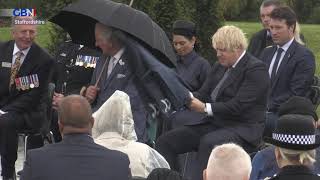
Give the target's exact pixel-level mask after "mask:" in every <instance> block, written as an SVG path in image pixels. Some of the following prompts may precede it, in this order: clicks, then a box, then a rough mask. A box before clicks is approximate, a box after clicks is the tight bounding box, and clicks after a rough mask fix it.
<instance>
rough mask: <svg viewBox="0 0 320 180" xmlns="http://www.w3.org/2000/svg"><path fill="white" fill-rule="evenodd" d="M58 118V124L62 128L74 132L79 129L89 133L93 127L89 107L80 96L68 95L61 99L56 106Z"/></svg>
mask: <svg viewBox="0 0 320 180" xmlns="http://www.w3.org/2000/svg"><path fill="white" fill-rule="evenodd" d="M58 116H59V124H60V126H62V127H67V128H68V129H74V130H75V131H76V130H81V129H83V131H91V128H92V125H93V124H92V121H93V118H92V111H91V107H90V104H89V102H88V101H87V100H86V99H85V98H84V97H82V96H79V95H70V96H67V97H65V98H63V99H62V100H61V102H60V104H59V106H58ZM60 129H61V128H60ZM71 131H72V130H71ZM71 133H72V132H71Z"/></svg>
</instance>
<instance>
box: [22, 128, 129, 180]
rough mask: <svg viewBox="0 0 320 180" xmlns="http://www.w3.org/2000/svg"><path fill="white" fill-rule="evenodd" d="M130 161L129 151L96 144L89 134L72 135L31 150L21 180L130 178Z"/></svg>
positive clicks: (124, 179) (126, 179) (116, 179)
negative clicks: (126, 152)
mask: <svg viewBox="0 0 320 180" xmlns="http://www.w3.org/2000/svg"><path fill="white" fill-rule="evenodd" d="M129 163H130V162H129V158H128V156H127V155H126V154H124V153H122V152H119V151H113V150H109V149H107V148H105V147H103V146H100V145H98V144H95V143H94V141H93V139H92V137H89V135H87V134H70V135H65V136H64V138H63V140H62V141H61V142H60V143H56V144H50V145H47V146H45V147H43V148H39V149H33V150H30V151H28V155H27V159H26V162H25V164H24V168H23V173H22V176H21V180H43V179H46V180H58V179H70V180H71V179H74V180H75V179H77V180H88V179H90V180H102V179H110V180H111V179H114V180H129V179H131V172H130V168H129Z"/></svg>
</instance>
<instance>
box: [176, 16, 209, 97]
mask: <svg viewBox="0 0 320 180" xmlns="http://www.w3.org/2000/svg"><path fill="white" fill-rule="evenodd" d="M172 41H173V46H174V49H175V51H176V53H177V59H178V61H177V68H176V71H177V73H178V74H179V76H180V77H181V78H182V80H183V81H184V82H185V83H186V84H187V85H188V86H189V90H190V91H191V92H193V91H197V90H198V89H199V88H200V87H201V86H202V84H203V82H204V81H205V79H206V77H207V75H208V73H209V70H210V67H211V66H210V64H209V62H208V61H207V60H206V59H204V58H203V57H201V56H200V55H199V54H197V53H196V52H195V46H196V27H195V24H194V23H192V22H190V21H184V20H178V21H176V22H174V24H173V33H172Z"/></svg>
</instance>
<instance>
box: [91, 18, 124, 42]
mask: <svg viewBox="0 0 320 180" xmlns="http://www.w3.org/2000/svg"><path fill="white" fill-rule="evenodd" d="M97 24H98V25H99V26H100V27H101V32H102V35H103V37H104V38H105V39H106V40H110V41H111V42H115V43H119V44H121V45H123V44H125V42H126V39H127V35H126V34H125V33H124V32H123V31H121V30H119V29H116V28H113V27H110V26H106V25H104V24H101V23H97Z"/></svg>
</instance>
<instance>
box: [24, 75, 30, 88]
mask: <svg viewBox="0 0 320 180" xmlns="http://www.w3.org/2000/svg"><path fill="white" fill-rule="evenodd" d="M24 79H25V82H26V87H25V88H26V89H27V90H28V89H30V82H29V79H28V76H25V77H24Z"/></svg>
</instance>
